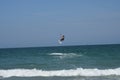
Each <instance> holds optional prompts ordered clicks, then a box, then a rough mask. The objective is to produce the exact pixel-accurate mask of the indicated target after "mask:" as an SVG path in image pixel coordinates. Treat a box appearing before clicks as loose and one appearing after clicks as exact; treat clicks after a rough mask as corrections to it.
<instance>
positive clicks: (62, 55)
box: [49, 53, 82, 58]
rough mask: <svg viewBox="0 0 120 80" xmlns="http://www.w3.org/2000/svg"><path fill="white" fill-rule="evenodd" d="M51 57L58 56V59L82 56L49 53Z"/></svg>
mask: <svg viewBox="0 0 120 80" xmlns="http://www.w3.org/2000/svg"><path fill="white" fill-rule="evenodd" d="M49 55H51V56H58V57H60V58H72V57H79V56H82V55H80V54H76V53H50V54H49Z"/></svg>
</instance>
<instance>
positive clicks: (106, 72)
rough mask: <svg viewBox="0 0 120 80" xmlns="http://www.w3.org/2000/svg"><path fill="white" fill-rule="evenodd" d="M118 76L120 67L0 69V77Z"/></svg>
mask: <svg viewBox="0 0 120 80" xmlns="http://www.w3.org/2000/svg"><path fill="white" fill-rule="evenodd" d="M110 75H116V76H120V68H116V69H103V70H100V69H83V68H77V69H69V70H52V71H44V70H38V69H8V70H0V77H3V78H7V77H13V76H15V77H38V76H40V77H53V76H59V77H64V76H66V77H70V76H110Z"/></svg>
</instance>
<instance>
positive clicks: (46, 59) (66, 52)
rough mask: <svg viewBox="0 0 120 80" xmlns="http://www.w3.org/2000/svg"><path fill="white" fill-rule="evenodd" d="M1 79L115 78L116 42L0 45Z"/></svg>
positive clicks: (118, 75) (118, 74) (119, 54)
mask: <svg viewBox="0 0 120 80" xmlns="http://www.w3.org/2000/svg"><path fill="white" fill-rule="evenodd" d="M0 79H2V80H119V79H120V45H86V46H58V47H36V48H35V47H34V48H11V49H0Z"/></svg>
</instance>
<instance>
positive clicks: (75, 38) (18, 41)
mask: <svg viewBox="0 0 120 80" xmlns="http://www.w3.org/2000/svg"><path fill="white" fill-rule="evenodd" d="M60 34H64V35H65V37H66V38H65V41H64V43H63V44H62V45H86V44H90V45H91V44H114V43H118V44H119V43H120V0H0V48H5V47H32V46H58V45H59V44H58V42H57V41H58V38H59V35H60Z"/></svg>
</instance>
